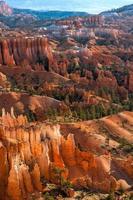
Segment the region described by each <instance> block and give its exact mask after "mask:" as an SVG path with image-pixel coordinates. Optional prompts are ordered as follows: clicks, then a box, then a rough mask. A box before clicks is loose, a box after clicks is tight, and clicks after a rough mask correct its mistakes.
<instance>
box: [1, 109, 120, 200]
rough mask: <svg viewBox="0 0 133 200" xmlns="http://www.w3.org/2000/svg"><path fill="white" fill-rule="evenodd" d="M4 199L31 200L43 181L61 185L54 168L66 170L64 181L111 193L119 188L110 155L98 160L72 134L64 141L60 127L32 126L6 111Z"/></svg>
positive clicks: (3, 139) (2, 181)
mask: <svg viewBox="0 0 133 200" xmlns="http://www.w3.org/2000/svg"><path fill="white" fill-rule="evenodd" d="M0 156H1V164H0V172H2V173H1V174H0V184H1V187H0V196H3V200H4V197H5V196H6V198H7V199H13V200H19V199H24V198H26V199H28V198H29V195H30V193H33V192H34V191H38V192H41V191H42V190H43V187H44V186H43V185H42V182H41V181H42V179H44V180H47V181H52V182H53V183H57V182H58V180H56V177H55V174H54V171H53V169H54V168H55V167H58V168H60V169H63V170H64V172H63V176H64V178H66V179H67V178H68V179H69V180H70V181H71V182H72V183H73V184H74V185H75V186H77V187H80V188H82V187H84V186H85V185H86V186H88V187H94V188H96V189H100V190H102V191H109V190H110V185H111V184H112V185H113V187H114V188H115V187H116V185H117V184H116V183H117V182H116V180H115V178H113V177H112V176H111V175H110V173H109V172H110V156H109V155H103V156H100V157H96V156H95V155H94V154H92V153H90V152H83V151H81V150H80V149H79V148H78V147H77V146H76V145H75V139H74V137H73V135H72V134H69V135H68V136H67V138H64V137H63V136H62V135H61V132H60V126H59V125H55V126H51V125H48V124H44V123H32V124H30V123H28V121H27V118H26V117H25V116H22V115H21V116H18V117H17V118H16V117H15V116H14V113H13V109H11V114H9V113H6V112H5V110H4V109H3V110H2V117H1V118H0Z"/></svg>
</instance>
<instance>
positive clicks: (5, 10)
mask: <svg viewBox="0 0 133 200" xmlns="http://www.w3.org/2000/svg"><path fill="white" fill-rule="evenodd" d="M12 13H13V10H12V9H11V8H10V7H9V6H8V5H7V4H6V3H5V1H0V14H1V15H6V16H9V15H11V14H12Z"/></svg>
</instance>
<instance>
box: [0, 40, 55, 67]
mask: <svg viewBox="0 0 133 200" xmlns="http://www.w3.org/2000/svg"><path fill="white" fill-rule="evenodd" d="M52 62H53V56H52V51H51V48H50V45H49V44H48V40H47V38H45V37H44V38H40V37H38V38H17V39H3V40H1V41H0V64H1V65H10V66H14V65H21V66H25V65H31V64H37V63H39V64H42V65H43V66H44V68H45V69H46V70H47V71H48V70H49V66H50V64H51V63H52Z"/></svg>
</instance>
